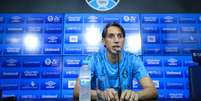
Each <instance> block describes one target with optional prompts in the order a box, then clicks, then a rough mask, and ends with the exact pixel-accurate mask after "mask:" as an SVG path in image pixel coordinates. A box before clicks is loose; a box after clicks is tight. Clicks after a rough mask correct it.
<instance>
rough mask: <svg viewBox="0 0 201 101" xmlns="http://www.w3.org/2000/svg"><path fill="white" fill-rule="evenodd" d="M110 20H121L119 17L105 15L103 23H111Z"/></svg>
mask: <svg viewBox="0 0 201 101" xmlns="http://www.w3.org/2000/svg"><path fill="white" fill-rule="evenodd" d="M109 22H120V19H119V17H104V18H103V23H109Z"/></svg>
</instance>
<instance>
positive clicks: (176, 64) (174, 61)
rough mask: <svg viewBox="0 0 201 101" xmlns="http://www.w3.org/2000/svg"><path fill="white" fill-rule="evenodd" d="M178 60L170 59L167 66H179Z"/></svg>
mask: <svg viewBox="0 0 201 101" xmlns="http://www.w3.org/2000/svg"><path fill="white" fill-rule="evenodd" d="M178 62H179V61H178V60H177V59H174V58H170V59H168V60H167V65H168V66H178Z"/></svg>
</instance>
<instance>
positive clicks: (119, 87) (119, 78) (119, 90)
mask: <svg viewBox="0 0 201 101" xmlns="http://www.w3.org/2000/svg"><path fill="white" fill-rule="evenodd" d="M119 53H120V52H118V54H117V55H118V57H117V60H118V96H119V98H120V97H121V76H120V66H119V57H120V56H119V55H120V54H119Z"/></svg>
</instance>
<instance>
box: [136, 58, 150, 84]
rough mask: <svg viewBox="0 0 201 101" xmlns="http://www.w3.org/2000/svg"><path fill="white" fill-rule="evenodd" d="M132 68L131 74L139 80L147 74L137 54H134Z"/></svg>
mask: <svg viewBox="0 0 201 101" xmlns="http://www.w3.org/2000/svg"><path fill="white" fill-rule="evenodd" d="M133 61H134V68H133V75H134V77H135V78H136V79H137V80H138V81H139V80H141V79H142V78H143V77H146V76H149V74H148V72H147V70H146V69H145V66H144V64H143V62H142V60H141V58H140V57H139V56H134V58H133Z"/></svg>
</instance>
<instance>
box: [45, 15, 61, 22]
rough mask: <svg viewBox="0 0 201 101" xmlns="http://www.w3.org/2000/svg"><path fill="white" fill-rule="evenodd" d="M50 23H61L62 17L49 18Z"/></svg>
mask: <svg viewBox="0 0 201 101" xmlns="http://www.w3.org/2000/svg"><path fill="white" fill-rule="evenodd" d="M47 22H48V23H60V22H61V17H60V16H47Z"/></svg>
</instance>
